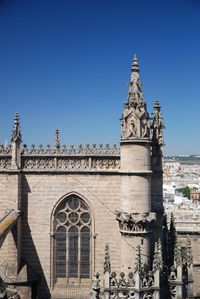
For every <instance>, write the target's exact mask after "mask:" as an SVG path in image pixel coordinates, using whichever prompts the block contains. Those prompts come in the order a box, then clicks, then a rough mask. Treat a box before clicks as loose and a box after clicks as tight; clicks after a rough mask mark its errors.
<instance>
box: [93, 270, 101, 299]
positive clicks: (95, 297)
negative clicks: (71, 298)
mask: <svg viewBox="0 0 200 299" xmlns="http://www.w3.org/2000/svg"><path fill="white" fill-rule="evenodd" d="M91 288H92V299H100V296H99V294H100V289H101V287H100V279H99V273H98V272H97V273H96V274H95V275H94V276H93V279H92V286H91Z"/></svg>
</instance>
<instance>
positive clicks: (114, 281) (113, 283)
mask: <svg viewBox="0 0 200 299" xmlns="http://www.w3.org/2000/svg"><path fill="white" fill-rule="evenodd" d="M116 276H117V274H116V273H115V272H112V273H111V277H110V285H111V286H117V285H118V283H117V278H116Z"/></svg>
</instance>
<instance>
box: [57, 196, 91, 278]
mask: <svg viewBox="0 0 200 299" xmlns="http://www.w3.org/2000/svg"><path fill="white" fill-rule="evenodd" d="M54 215H55V216H54V232H55V255H54V256H55V263H54V266H55V276H56V278H57V279H59V278H67V279H69V281H70V279H72V280H73V279H78V280H79V281H80V280H81V279H87V278H90V272H91V265H90V257H91V250H90V247H91V215H90V211H89V208H88V206H87V205H86V204H85V202H84V201H83V200H82V199H81V198H80V197H78V196H77V195H70V196H68V197H66V198H65V199H64V200H63V201H62V203H61V205H59V207H58V208H57V210H56V212H55V214H54Z"/></svg>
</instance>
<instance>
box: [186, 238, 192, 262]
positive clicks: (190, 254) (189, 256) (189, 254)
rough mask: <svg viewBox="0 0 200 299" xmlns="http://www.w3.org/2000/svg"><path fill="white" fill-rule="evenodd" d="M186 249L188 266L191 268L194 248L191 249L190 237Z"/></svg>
mask: <svg viewBox="0 0 200 299" xmlns="http://www.w3.org/2000/svg"><path fill="white" fill-rule="evenodd" d="M186 246H187V247H186V248H187V265H188V266H190V265H191V264H192V247H191V240H190V238H189V237H187V242H186Z"/></svg>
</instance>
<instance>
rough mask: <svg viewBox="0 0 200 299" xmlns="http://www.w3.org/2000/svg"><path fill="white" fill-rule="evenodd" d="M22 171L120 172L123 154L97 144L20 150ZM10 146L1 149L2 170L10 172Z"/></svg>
mask: <svg viewBox="0 0 200 299" xmlns="http://www.w3.org/2000/svg"><path fill="white" fill-rule="evenodd" d="M20 157H21V169H22V170H24V171H60V172H62V171H64V172H65V171H70V172H71V171H78V172H83V171H85V172H87V171H92V172H95V171H97V172H99V171H100V172H102V171H103V172H117V171H118V170H119V168H120V150H119V148H118V147H117V146H116V145H113V146H111V147H110V146H109V145H108V144H106V145H105V146H103V145H99V146H97V145H96V144H93V145H89V144H87V145H86V146H83V145H79V146H78V148H77V149H75V147H74V145H70V147H69V148H67V147H66V146H65V145H64V146H63V147H60V146H58V147H55V148H51V146H49V145H48V146H47V147H43V146H42V145H39V146H38V147H36V146H35V145H32V146H31V147H30V148H28V147H27V146H26V145H24V146H23V147H22V148H21V149H20ZM11 159H12V151H11V146H8V147H3V146H1V147H0V170H3V171H4V170H6V171H9V170H10V169H11Z"/></svg>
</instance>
